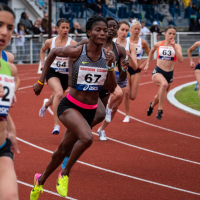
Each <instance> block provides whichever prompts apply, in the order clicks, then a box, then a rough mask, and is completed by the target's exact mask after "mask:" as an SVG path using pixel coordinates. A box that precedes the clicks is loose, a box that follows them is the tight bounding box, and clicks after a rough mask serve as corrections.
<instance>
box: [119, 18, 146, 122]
mask: <svg viewBox="0 0 200 200" xmlns="http://www.w3.org/2000/svg"><path fill="white" fill-rule="evenodd" d="M140 31H141V24H140V22H139V21H137V20H134V21H133V22H132V24H131V36H130V37H129V38H127V42H128V43H133V44H135V47H136V57H137V64H138V68H137V69H136V70H134V69H133V67H129V68H128V82H129V84H128V87H127V92H126V95H125V96H124V107H125V112H126V117H125V118H124V120H123V122H129V120H130V117H129V107H130V100H129V99H131V100H135V99H136V97H137V94H138V89H139V83H140V72H141V69H143V68H144V66H145V63H143V64H142V65H141V58H142V54H143V49H144V50H145V52H146V53H147V55H149V52H150V49H149V46H148V44H147V42H146V41H145V40H143V39H142V38H141V37H140V36H139V34H140ZM119 33H120V31H119ZM127 34H128V33H127ZM119 37H120V34H119V36H118V41H120V40H122V38H119ZM129 87H130V93H129V95H127V94H128V89H129Z"/></svg>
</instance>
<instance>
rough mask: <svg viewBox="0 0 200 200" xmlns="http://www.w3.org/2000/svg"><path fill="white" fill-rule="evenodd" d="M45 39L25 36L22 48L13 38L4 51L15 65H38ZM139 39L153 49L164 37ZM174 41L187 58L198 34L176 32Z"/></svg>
mask: <svg viewBox="0 0 200 200" xmlns="http://www.w3.org/2000/svg"><path fill="white" fill-rule="evenodd" d="M53 36H56V35H53ZM47 37H48V36H47V35H43V36H40V35H34V37H33V36H32V35H27V36H25V42H24V44H23V46H18V45H17V43H16V39H18V38H17V37H15V36H13V38H12V40H11V42H10V44H9V45H8V46H7V47H6V49H5V51H9V52H11V53H12V54H13V55H14V57H15V63H38V62H39V61H40V49H41V47H42V46H43V45H44V42H45V41H46V40H47ZM69 37H71V38H72V39H74V40H75V41H77V42H80V41H81V40H82V39H83V38H85V37H86V34H79V36H76V35H75V34H69ZM141 37H142V38H143V39H145V40H146V41H147V43H148V45H149V47H150V48H152V47H153V44H154V43H155V42H157V41H161V40H164V35H161V36H160V35H157V33H153V34H152V33H151V34H146V35H141ZM175 40H176V43H178V44H180V45H181V47H182V53H183V56H184V57H187V50H188V48H189V47H190V46H192V45H193V44H194V43H195V42H196V41H200V34H199V33H197V32H177V35H176V38H175ZM192 54H193V55H194V56H195V55H198V50H195V51H193V52H192ZM142 58H147V55H146V54H144V55H143V57H142ZM154 58H155V57H154Z"/></svg>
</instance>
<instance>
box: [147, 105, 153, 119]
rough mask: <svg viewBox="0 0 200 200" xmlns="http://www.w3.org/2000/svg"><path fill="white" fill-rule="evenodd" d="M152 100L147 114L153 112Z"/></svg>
mask: <svg viewBox="0 0 200 200" xmlns="http://www.w3.org/2000/svg"><path fill="white" fill-rule="evenodd" d="M151 105H152V101H151V102H150V105H149V109H148V110H147V116H150V115H151V114H152V113H153V108H152V107H151Z"/></svg>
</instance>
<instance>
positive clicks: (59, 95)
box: [54, 91, 63, 100]
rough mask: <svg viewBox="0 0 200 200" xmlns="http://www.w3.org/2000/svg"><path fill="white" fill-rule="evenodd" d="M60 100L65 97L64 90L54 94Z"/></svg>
mask: <svg viewBox="0 0 200 200" xmlns="http://www.w3.org/2000/svg"><path fill="white" fill-rule="evenodd" d="M54 96H55V97H56V98H57V99H58V100H61V99H62V97H63V92H62V91H57V92H56V93H55V95H54Z"/></svg>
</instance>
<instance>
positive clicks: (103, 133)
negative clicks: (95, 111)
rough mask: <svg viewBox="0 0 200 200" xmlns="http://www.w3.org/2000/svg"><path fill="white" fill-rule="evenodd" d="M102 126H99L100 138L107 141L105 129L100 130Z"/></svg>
mask: <svg viewBox="0 0 200 200" xmlns="http://www.w3.org/2000/svg"><path fill="white" fill-rule="evenodd" d="M100 128H101V127H99V129H98V131H97V133H98V134H99V137H100V140H101V141H106V140H107V139H106V134H105V131H104V130H100Z"/></svg>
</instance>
